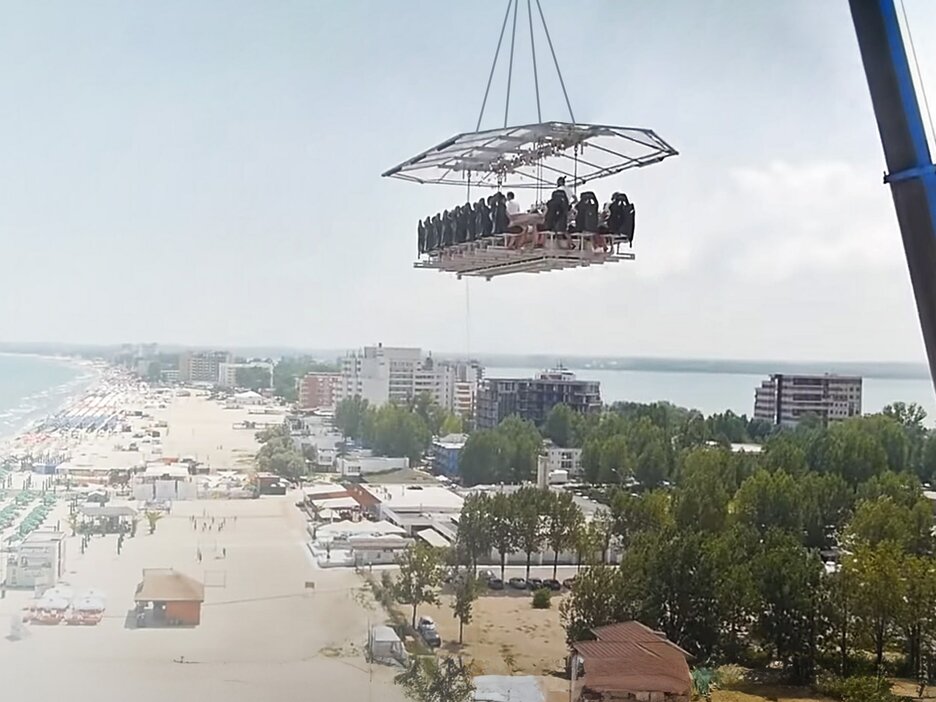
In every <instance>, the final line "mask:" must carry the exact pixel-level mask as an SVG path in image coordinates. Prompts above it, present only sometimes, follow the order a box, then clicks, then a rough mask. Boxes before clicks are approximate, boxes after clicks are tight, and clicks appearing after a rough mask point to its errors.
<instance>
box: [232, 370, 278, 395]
mask: <svg viewBox="0 0 936 702" xmlns="http://www.w3.org/2000/svg"><path fill="white" fill-rule="evenodd" d="M234 382H235V384H236V385H237V387H239V388H247V389H248V390H254V391H257V390H266V389H267V388H269V387H270V382H271V379H270V370H269V368H264V367H262V366H247V367H242V368H237V369H235V370H234Z"/></svg>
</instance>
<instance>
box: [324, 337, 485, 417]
mask: <svg viewBox="0 0 936 702" xmlns="http://www.w3.org/2000/svg"><path fill="white" fill-rule="evenodd" d="M482 376H483V369H482V367H481V366H480V365H479V364H478V363H477V362H467V363H466V362H462V361H438V360H436V359H434V358H432V356H431V355H426V354H423V351H422V349H419V348H413V347H393V346H383V345H382V344H378V345H377V346H366V347H364V348H363V349H362V350H361V351H358V352H354V353H351V354H348V355H347V356H345V357H344V358H343V359H342V361H341V373H340V379H339V380H338V381H337V384H336V387H335V401H336V402H340V401H341V400H342V399H344V398H346V397H353V396H355V395H358V396H360V397H361V398H363V399H366V400H367V401H368V402H369V403H370V404H372V405H377V406H379V405H382V404H384V403H387V402H396V403H400V404H403V403H406V402H409V401H410V400H412V399H413V398H415V397H417V396H419V395H421V394H426V395H428V396H429V397H431V398H432V400H433V401H434V402H436V403H437V404H439V405H440V406H441V407H444V408H445V409H447V410H449V411H451V412H459V413H462V414H464V415H465V416H471V412H472V411H473V408H474V402H475V397H476V396H477V386H478V382H479V380H480V378H481V377H482Z"/></svg>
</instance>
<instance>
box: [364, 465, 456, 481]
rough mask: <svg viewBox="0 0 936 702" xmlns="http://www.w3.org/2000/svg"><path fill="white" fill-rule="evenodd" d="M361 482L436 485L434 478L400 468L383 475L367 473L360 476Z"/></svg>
mask: <svg viewBox="0 0 936 702" xmlns="http://www.w3.org/2000/svg"><path fill="white" fill-rule="evenodd" d="M361 480H363V481H364V482H365V483H367V484H368V485H412V484H415V483H429V484H430V485H438V480H436V479H435V477H433V476H432V475H429V473H424V472H422V471H420V470H416V469H414V468H400V469H399V470H390V471H387V472H385V473H367V474H365V475H362V476H361Z"/></svg>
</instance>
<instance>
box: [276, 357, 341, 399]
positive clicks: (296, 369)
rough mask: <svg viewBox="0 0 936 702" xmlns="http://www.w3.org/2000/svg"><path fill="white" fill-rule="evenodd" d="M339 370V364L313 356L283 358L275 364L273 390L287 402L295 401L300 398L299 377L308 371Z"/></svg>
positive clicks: (332, 371)
mask: <svg viewBox="0 0 936 702" xmlns="http://www.w3.org/2000/svg"><path fill="white" fill-rule="evenodd" d="M337 371H338V366H337V365H335V364H333V363H324V362H322V361H319V360H317V359H315V358H312V357H311V356H297V357H291V358H281V359H280V360H279V361H278V362H277V363H276V365H275V366H273V392H274V394H275V395H277V396H278V397H282V398H283V399H284V400H286V402H295V401H296V400H297V399H298V391H297V385H298V382H299V379H300V378H301V377H302V376H304V375H305V374H306V373H316V372H318V373H335V372H337Z"/></svg>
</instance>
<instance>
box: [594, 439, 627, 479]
mask: <svg viewBox="0 0 936 702" xmlns="http://www.w3.org/2000/svg"><path fill="white" fill-rule="evenodd" d="M634 460H635V459H634V453H633V451H632V450H631V448H630V446H629V445H628V443H627V438H626V437H625V436H624V435H623V434H616V435H614V436H612V437H611V438H609V439H607V440H605V441H604V443H603V444H602V445H601V453H600V458H599V466H600V467H599V471H598V482H601V483H617V484H619V485H620V484H622V483H624V482H625V480H627V479H628V478H632V477H633V475H634Z"/></svg>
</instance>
